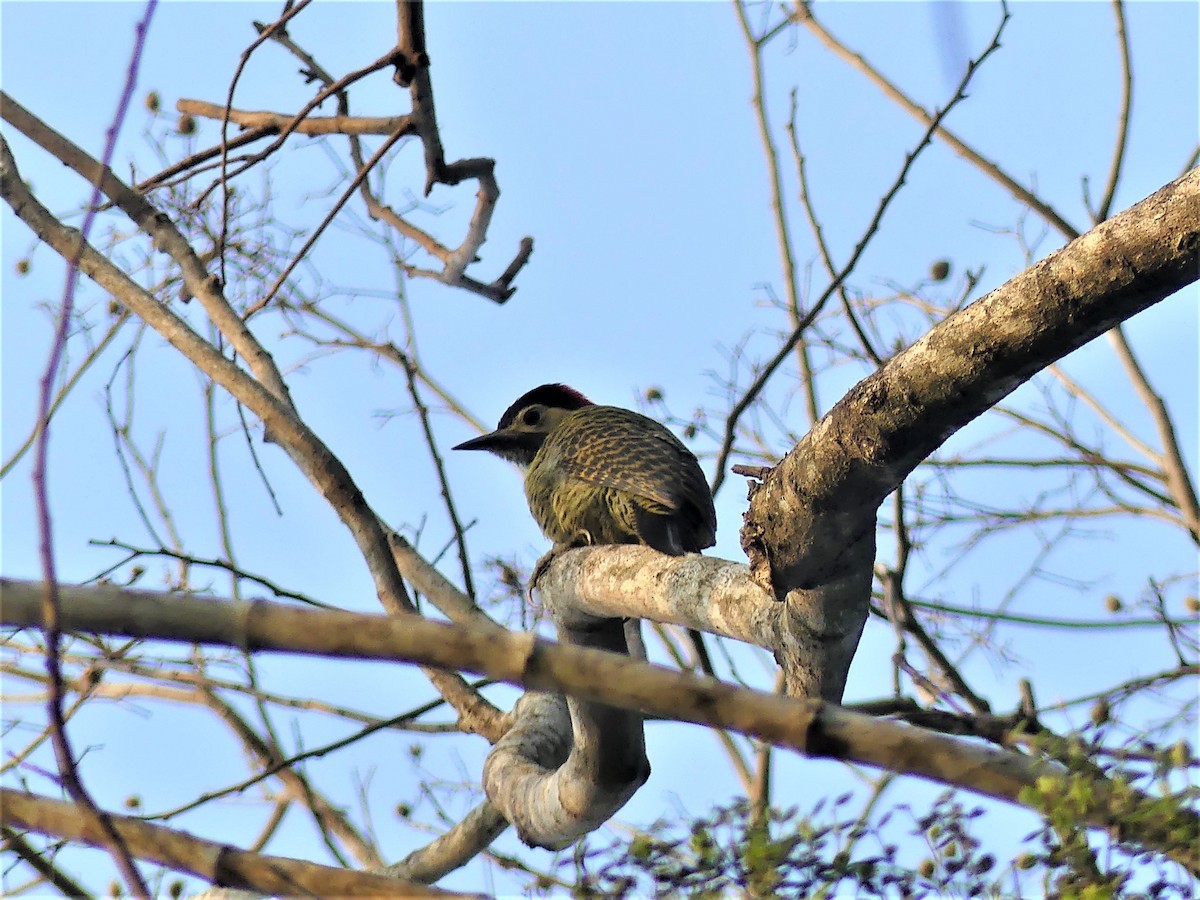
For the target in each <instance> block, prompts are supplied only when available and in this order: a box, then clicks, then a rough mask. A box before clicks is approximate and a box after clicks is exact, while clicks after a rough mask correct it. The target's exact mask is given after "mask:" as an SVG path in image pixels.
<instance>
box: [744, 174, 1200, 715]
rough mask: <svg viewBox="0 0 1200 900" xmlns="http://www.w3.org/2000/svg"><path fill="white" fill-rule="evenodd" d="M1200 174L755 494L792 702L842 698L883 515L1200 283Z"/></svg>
mask: <svg viewBox="0 0 1200 900" xmlns="http://www.w3.org/2000/svg"><path fill="white" fill-rule="evenodd" d="M1198 265H1200V169H1194V170H1192V171H1191V172H1189V173H1187V174H1186V175H1184V176H1183V177H1182V178H1180V179H1178V180H1176V181H1175V182H1173V183H1171V184H1169V185H1167V186H1166V187H1164V188H1162V189H1161V190H1159V191H1157V192H1156V193H1155V194H1153V195H1152V196H1150V197H1148V198H1147V199H1145V200H1143V201H1142V202H1140V203H1138V204H1136V205H1135V206H1133V207H1131V208H1130V209H1128V210H1126V211H1125V212H1123V213H1121V214H1119V215H1117V216H1115V217H1113V218H1112V219H1109V220H1108V221H1106V222H1104V223H1102V224H1100V225H1098V226H1097V227H1096V228H1094V229H1093V230H1092V231H1090V232H1088V233H1087V234H1085V235H1083V236H1081V237H1079V238H1077V239H1076V240H1074V241H1072V242H1071V243H1070V244H1068V245H1067V246H1066V247H1063V248H1062V249H1061V250H1059V251H1057V252H1056V253H1053V254H1051V255H1050V256H1049V257H1047V258H1046V259H1045V260H1043V261H1042V262H1040V263H1038V264H1036V265H1034V266H1032V267H1030V268H1029V269H1027V270H1026V271H1024V272H1022V273H1021V274H1020V275H1018V276H1017V277H1016V278H1013V279H1012V280H1011V281H1009V282H1007V283H1006V284H1004V285H1002V286H1001V287H999V288H997V289H996V290H994V291H992V292H991V293H990V294H988V295H987V296H985V297H983V298H982V299H980V300H978V301H977V302H975V303H973V304H971V305H970V306H968V307H966V308H965V309H963V310H962V311H961V312H958V313H956V314H954V315H952V316H950V317H949V318H947V319H946V320H944V321H943V322H942V323H941V324H939V325H938V326H937V327H936V328H934V329H933V330H932V331H930V332H929V333H928V334H926V335H925V337H923V338H922V339H921V340H919V341H917V342H916V343H915V344H913V345H912V346H911V347H909V348H908V349H907V350H905V351H904V352H903V353H900V354H899V355H897V356H896V357H894V358H893V359H892V360H891V361H890V362H889V363H888V364H887V365H886V366H884V367H883V368H882V369H880V370H879V371H878V372H876V373H875V374H873V375H871V376H870V377H868V378H866V379H864V380H863V381H861V382H859V384H858V385H856V386H855V387H854V388H853V389H852V390H851V391H850V392H849V393H848V394H847V395H846V396H845V397H844V398H843V399H842V400H841V401H839V402H838V404H837V405H836V406H835V407H834V408H833V409H832V410H830V412H829V413H828V414H827V415H826V416H825V417H824V418H823V419H822V420H821V421H820V422H818V423H817V425H816V426H815V427H814V428H813V429H812V430H811V431H810V432H809V433H808V435H806V436H805V438H804V439H803V440H802V441H801V442H800V443H799V444H798V445H797V446H796V447H795V448H794V449H793V450H792V451H791V452H790V453H789V454H788V455H787V456H786V457H785V458H784V459H783V461H782V462H781V463H780V464H779V465H778V466H777V467H776V468H775V469H774V470H773V471H772V472H771V473H770V474H769V475H768V476H767V478H766V480H765V481H764V482H763V483H762V484H761V485H759V486H757V487H756V488H755V489H753V490H752V497H751V502H750V510H749V512H747V514H746V521H745V525H744V526H743V528H742V546H743V548H744V549H745V550H746V553H747V555H748V556H749V558H750V563H751V570H752V572H753V575H754V577H755V580H756V581H758V583H759V584H761V585H762V586H763V587H764V588H767V589H769V590H771V591H772V592H773V593H774V594H775V596H777V597H779V598H781V599H782V598H785V597H786V598H787V599H788V606H789V613H788V615H789V625H788V631H789V632H790V633H791V634H792V636H793V637H794V639H795V641H796V647H795V648H794V649H795V651H796V652H795V653H788V654H785V656H784V659H783V660H781V662H782V664H783V665H784V669H785V672H787V673H788V676H789V692H790V693H793V694H806V695H815V694H817V693H819V694H820V695H821V696H823V697H825V698H827V699H837V698H839V697H840V696H841V691H842V688H843V686H844V680H845V672H846V671H847V670H848V668H849V664H850V659H851V658H852V656H853V651H854V648H855V646H856V644H857V635H858V633H859V631H860V630H861V627H862V623H863V621H865V618H866V615H867V607H868V600H869V596H868V595H869V590H870V583H871V572H870V568H871V565H872V563H873V560H874V532H875V512H876V509H877V508H878V506H879V504H880V503H881V502H882V500H883V499H884V497H886V496H887V495H888V494H889V493H890V492H891V491H893V490H895V488H896V487H897V486H898V485H899V484H900V483H901V481H903V479H904V478H905V476H907V475H908V473H910V472H911V471H912V470H913V469H914V468H916V466H917V465H918V464H920V463H921V461H922V460H924V459H925V458H926V457H927V456H929V454H930V453H932V452H933V451H934V450H936V449H937V448H938V447H939V446H940V445H941V444H942V443H943V442H944V441H945V440H946V439H947V438H948V437H949V436H950V435H952V434H953V433H954V432H956V431H957V430H958V429H960V428H961V427H962V426H964V425H965V424H967V423H968V422H970V421H971V420H972V419H974V418H975V417H977V416H979V415H980V414H981V413H983V412H985V411H986V410H988V409H990V408H991V407H992V406H993V405H995V404H996V403H998V402H999V401H1000V400H1001V399H1003V398H1004V397H1005V396H1007V395H1008V394H1009V393H1010V392H1012V391H1013V390H1015V389H1016V388H1017V387H1018V386H1020V385H1021V384H1023V383H1024V382H1025V381H1027V380H1028V379H1029V378H1030V377H1032V376H1033V375H1034V374H1035V373H1036V372H1038V371H1040V370H1041V369H1043V368H1045V367H1046V366H1048V365H1049V364H1050V363H1052V362H1054V361H1055V360H1057V359H1060V358H1062V357H1063V356H1066V355H1067V354H1068V353H1070V352H1072V351H1073V350H1076V349H1078V348H1079V347H1081V346H1083V345H1084V344H1085V343H1087V342H1088V341H1090V340H1092V339H1093V338H1095V337H1096V336H1098V335H1100V334H1103V333H1104V332H1106V331H1108V330H1109V329H1110V328H1112V327H1113V326H1115V325H1117V324H1119V323H1120V322H1123V321H1124V320H1126V319H1128V318H1129V317H1131V316H1133V315H1134V314H1136V313H1138V312H1141V311H1142V310H1144V309H1146V308H1147V307H1149V306H1151V305H1153V304H1155V303H1157V302H1159V301H1160V300H1162V299H1164V298H1166V297H1168V296H1170V295H1171V294H1173V293H1174V292H1176V291H1178V290H1179V289H1180V288H1182V287H1184V286H1186V285H1188V284H1191V283H1192V282H1194V281H1195V280H1196V278H1197V276H1198V274H1200V269H1198Z"/></svg>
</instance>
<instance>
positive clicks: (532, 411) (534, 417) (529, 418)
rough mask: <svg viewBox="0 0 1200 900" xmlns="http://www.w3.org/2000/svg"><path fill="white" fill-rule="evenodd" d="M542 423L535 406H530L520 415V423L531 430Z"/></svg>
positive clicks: (540, 412) (540, 415)
mask: <svg viewBox="0 0 1200 900" xmlns="http://www.w3.org/2000/svg"><path fill="white" fill-rule="evenodd" d="M541 421H542V411H541V410H540V409H538V408H537V407H536V406H531V407H529V409H527V410H525V411H524V412H523V413H521V422H522V423H523V424H525V425H528V426H529V427H531V428H534V427H537V425H538V424H539V423H540V422H541Z"/></svg>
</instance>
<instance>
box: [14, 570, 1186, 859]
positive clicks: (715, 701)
mask: <svg viewBox="0 0 1200 900" xmlns="http://www.w3.org/2000/svg"><path fill="white" fill-rule="evenodd" d="M40 587H41V586H40V585H39V584H38V583H36V582H26V581H16V580H10V579H0V591H2V592H3V596H4V603H3V607H2V618H3V624H5V625H11V626H19V627H34V626H36V624H37V622H38V621H39V615H40V613H39V591H40ZM61 596H62V625H63V628H64V629H68V630H75V631H87V632H95V633H100V634H109V635H123V636H126V637H141V638H154V639H158V640H169V641H182V642H185V643H203V644H217V645H223V646H235V647H239V648H242V649H245V650H279V651H284V650H286V651H289V652H294V653H304V654H313V655H321V656H326V657H337V658H355V659H388V660H407V661H411V662H417V663H421V664H423V665H428V666H438V667H444V668H452V669H465V670H468V671H472V672H478V673H482V674H486V675H488V676H489V677H491V678H495V679H496V680H499V681H505V682H509V683H511V684H519V685H522V686H524V687H526V688H528V689H531V690H538V691H554V692H562V693H565V694H568V695H570V696H573V697H575V698H577V699H582V700H585V701H589V702H594V703H600V704H607V705H610V706H619V707H622V708H626V709H632V710H638V711H640V712H643V713H648V714H653V715H658V716H661V717H663V718H668V719H673V720H677V721H684V722H694V723H697V724H705V725H719V726H721V727H726V728H730V729H731V730H734V731H738V732H741V733H743V734H747V735H751V736H754V737H758V738H760V739H762V740H765V741H768V742H771V743H775V744H779V745H780V746H784V747H790V748H792V749H794V750H797V751H799V752H801V753H804V754H806V755H810V756H827V757H833V758H837V759H844V760H847V761H852V762H858V763H863V764H866V765H870V766H877V767H880V768H885V769H888V770H890V771H894V772H897V773H900V774H909V775H918V776H921V777H923V778H928V779H931V780H934V781H939V782H942V783H945V784H950V785H955V786H959V787H964V788H967V789H968V790H971V791H975V792H977V793H981V794H986V795H988V796H991V797H995V798H998V799H1002V800H1007V801H1009V802H1013V803H1022V802H1023V799H1022V798H1023V797H1024V796H1026V795H1025V794H1024V793H1023V792H1024V790H1025V789H1026V788H1036V789H1038V790H1041V789H1042V788H1044V787H1045V786H1046V785H1050V784H1058V783H1060V782H1062V781H1063V779H1064V776H1065V775H1066V773H1065V770H1063V769H1062V768H1060V767H1059V766H1057V765H1054V764H1049V763H1045V762H1043V761H1041V760H1038V759H1034V758H1030V757H1027V756H1024V755H1022V754H1019V753H1014V752H1011V751H1006V750H997V749H993V748H990V747H984V746H979V745H977V744H970V743H965V742H963V741H960V740H957V739H955V738H951V737H947V736H944V735H940V734H935V733H931V732H927V731H923V730H921V729H918V728H912V727H909V726H907V725H901V724H898V723H894V722H887V721H880V720H877V719H873V718H871V717H869V716H863V715H858V714H855V713H851V712H849V711H848V710H846V709H843V708H841V707H838V706H836V705H833V704H829V703H824V702H822V701H819V700H795V699H790V698H786V697H780V696H776V695H773V694H766V693H762V692H760V691H752V690H749V689H745V688H737V687H734V686H731V685H727V684H723V683H721V682H717V681H714V680H713V679H711V678H701V677H697V676H695V675H690V674H687V673H683V672H678V671H673V670H667V669H663V668H660V667H658V666H652V665H649V664H647V663H641V662H635V661H632V660H630V659H628V658H627V657H624V656H618V655H616V654H612V653H603V652H599V651H596V650H592V649H588V648H578V647H571V646H562V645H556V644H553V643H551V642H548V641H545V640H540V639H538V638H535V637H534V636H533V635H528V634H513V633H498V632H497V631H496V630H495V629H491V628H487V629H479V628H474V627H466V626H461V625H446V624H442V623H439V622H430V621H425V620H422V619H419V618H417V617H410V616H405V617H399V618H398V617H394V616H393V617H385V616H367V615H359V614H354V613H344V612H330V611H324V610H320V611H314V610H307V609H295V608H291V607H287V606H283V605H280V604H274V603H267V602H265V601H256V602H251V603H226V602H221V601H215V600H205V599H200V598H196V597H186V596H182V595H178V594H162V593H156V592H151V591H135V590H128V589H121V588H117V587H115V586H112V585H102V586H96V587H71V586H66V585H64V586H62V590H61ZM1114 797H1115V794H1114V790H1113V787H1112V785H1110V784H1109V783H1108V782H1105V781H1102V780H1095V781H1093V782H1091V783H1090V784H1089V787H1088V791H1087V796H1086V797H1084V798H1082V799H1081V803H1082V804H1083V805H1082V807H1081V809H1080V814H1079V822H1080V824H1081V825H1086V826H1091V827H1100V828H1105V827H1109V826H1110V825H1113V824H1114V823H1117V822H1118V821H1120V820H1126V819H1128V820H1129V821H1138V822H1141V823H1151V822H1154V823H1158V824H1159V825H1161V828H1158V827H1156V828H1154V829H1151V828H1150V827H1149V825H1148V824H1144V825H1143V826H1139V827H1142V828H1143V830H1142V831H1141V832H1140V833H1139V834H1138V835H1137V841H1138V842H1139V843H1140V844H1141V845H1142V846H1145V847H1147V848H1148V849H1154V850H1157V851H1159V852H1162V853H1165V854H1166V855H1168V856H1169V857H1170V858H1171V859H1174V860H1176V861H1177V862H1179V863H1181V864H1182V865H1185V866H1187V867H1188V868H1189V870H1190V871H1192V872H1193V873H1200V843H1198V842H1197V838H1200V818H1198V817H1197V816H1196V815H1195V814H1194V813H1192V812H1190V811H1189V810H1186V809H1183V808H1179V807H1175V808H1173V809H1172V810H1171V811H1170V814H1169V815H1164V814H1163V813H1162V801H1154V800H1152V799H1151V798H1148V797H1145V796H1143V795H1141V794H1138V793H1136V792H1133V791H1131V790H1125V791H1124V792H1123V793H1121V794H1120V797H1119V800H1120V813H1119V814H1118V812H1117V811H1116V807H1115V806H1114ZM1148 804H1157V809H1158V811H1157V812H1155V813H1153V814H1148V813H1147V814H1146V815H1145V816H1144V817H1143V816H1142V813H1143V812H1146V809H1144V807H1147V805H1148ZM1172 832H1175V833H1180V832H1182V833H1184V834H1186V835H1188V836H1190V837H1189V839H1188V840H1184V841H1179V840H1176V839H1174V838H1173V837H1172Z"/></svg>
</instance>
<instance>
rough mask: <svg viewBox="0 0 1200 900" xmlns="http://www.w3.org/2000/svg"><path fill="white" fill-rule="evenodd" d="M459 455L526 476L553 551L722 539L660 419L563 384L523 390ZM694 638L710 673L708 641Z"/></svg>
mask: <svg viewBox="0 0 1200 900" xmlns="http://www.w3.org/2000/svg"><path fill="white" fill-rule="evenodd" d="M454 449H455V450H488V451H490V452H492V453H495V454H496V455H497V456H502V457H504V458H505V459H507V460H509V461H510V462H514V463H516V464H517V465H518V466H520V467H521V468H522V469H523V470H524V471H525V497H526V499H527V500H528V501H529V510H530V512H531V513H533V518H534V519H535V520H536V521H537V523H538V526H539V527H540V528H541V529H542V532H543V533H544V534H545V535H546V537H548V538H549V539H550V540H551V541H553V542H554V550H552V551H551V553H555V552H558V551H561V550H564V549H566V548H569V547H584V546H590V545H596V544H645V545H646V546H648V547H653V548H654V549H655V550H658V551H659V552H661V553H667V554H669V555H671V556H682V555H683V554H685V553H698V552H700V551H701V550H703V549H704V548H706V547H711V546H712V545H713V544H714V543H715V542H716V539H717V514H716V511H715V510H714V509H713V500H712V493H711V492H710V491H709V488H708V482H707V481H705V480H704V473H703V472H702V471H701V470H700V464H699V463H698V462H697V461H696V457H695V456H694V455H693V454H692V452H691V451H690V450H688V448H687V447H685V446H684V445H683V443H682V442H681V441H680V440H679V439H678V438H677V437H675V435H673V434H672V433H671V432H670V431H669V430H667V429H666V428H665V427H664V426H662V425H660V424H659V423H658V422H655V421H654V420H653V419H650V418H647V417H646V416H643V415H642V414H641V413H636V412H633V411H632V410H628V409H621V408H619V407H616V406H597V405H596V404H594V403H592V402H591V401H590V400H588V399H587V398H586V397H584V396H583V394H581V393H579V392H578V391H576V390H575V389H573V388H570V387H567V386H566V385H564V384H543V385H542V386H541V387H536V388H534V389H533V390H532V391H529V392H528V393H526V394H523V395H522V396H520V397H519V398H517V400H516V401H515V402H514V403H513V404H512V405H511V406H510V407H509V408H508V409H506V410H505V411H504V415H502V416H501V417H500V424H499V425H498V426H497V427H496V430H495V431H493V432H491V433H490V434H485V435H483V436H482V437H477V438H474V439H473V440H469V441H466V442H464V443H462V444H459V445H458V446H457V447H455V448H454ZM539 567H540V565H539ZM692 636H693V640H694V641H695V643H696V645H697V652H698V653H699V654H700V657H701V663H702V665H704V668H705V670H706V671H708V672H709V673H710V674H711V665H710V664H709V662H708V658H707V653H705V652H704V645H703V641H702V640H701V639H700V635H699V633H698V632H692Z"/></svg>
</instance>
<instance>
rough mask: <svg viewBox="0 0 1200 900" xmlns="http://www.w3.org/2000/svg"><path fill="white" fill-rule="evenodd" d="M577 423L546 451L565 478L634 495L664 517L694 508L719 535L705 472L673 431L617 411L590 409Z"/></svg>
mask: <svg viewBox="0 0 1200 900" xmlns="http://www.w3.org/2000/svg"><path fill="white" fill-rule="evenodd" d="M574 417H578V419H577V421H576V422H574V423H572V425H573V426H574V427H570V428H561V427H560V428H559V429H558V430H556V431H555V432H554V434H553V435H551V437H550V438H549V439H548V440H547V445H548V446H547V447H546V448H544V449H545V450H547V451H551V452H555V453H556V454H557V455H558V464H559V466H560V467H561V471H562V472H563V474H564V475H568V476H571V477H574V478H578V479H580V480H581V481H587V482H589V483H591V484H597V485H600V486H602V487H608V488H613V489H615V490H620V491H628V492H630V493H633V494H636V495H638V496H639V497H642V498H644V499H646V500H648V501H650V502H651V503H653V504H656V505H659V506H661V507H663V508H664V509H663V513H667V512H677V511H679V510H681V509H683V508H685V507H691V508H692V509H693V510H694V512H695V514H696V515H697V516H699V517H700V518H701V520H702V521H703V522H704V524H705V526H707V530H708V531H710V532H713V533H714V534H715V532H716V513H715V512H714V510H713V501H712V493H711V492H710V491H709V489H708V482H707V481H705V480H704V472H703V471H701V469H700V464H699V463H698V462H697V461H696V457H695V456H693V455H692V452H691V451H690V450H688V448H687V447H685V446H684V445H683V443H682V442H681V441H680V440H679V439H678V438H677V437H675V435H673V434H672V433H671V432H670V431H669V430H667V429H666V428H665V427H663V426H662V425H660V424H659V423H658V422H655V421H654V420H653V419H650V418H647V417H646V416H643V415H641V414H639V413H635V412H632V411H631V410H627V409H621V408H619V407H615V406H590V407H586V408H585V409H582V410H579V411H578V412H576V413H573V414H572V418H574ZM704 546H711V542H710V543H708V544H705V545H704Z"/></svg>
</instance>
